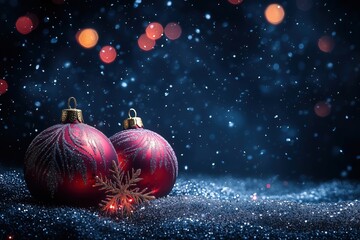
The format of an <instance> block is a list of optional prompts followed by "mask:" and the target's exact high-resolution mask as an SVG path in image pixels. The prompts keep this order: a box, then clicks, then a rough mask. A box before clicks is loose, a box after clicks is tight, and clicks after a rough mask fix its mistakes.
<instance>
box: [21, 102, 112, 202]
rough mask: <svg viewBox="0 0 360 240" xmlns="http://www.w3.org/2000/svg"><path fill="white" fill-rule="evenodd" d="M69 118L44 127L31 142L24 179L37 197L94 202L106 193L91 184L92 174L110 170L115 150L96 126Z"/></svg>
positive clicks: (92, 181) (61, 200)
mask: <svg viewBox="0 0 360 240" xmlns="http://www.w3.org/2000/svg"><path fill="white" fill-rule="evenodd" d="M73 110H74V109H73ZM75 110H77V109H75ZM70 115H71V114H70ZM70 122H72V123H64V124H57V125H55V126H52V127H49V128H47V129H46V130H44V131H43V132H41V133H40V134H39V135H38V136H36V137H35V139H34V140H33V141H32V142H31V144H30V146H29V148H28V149H27V152H26V155H25V165H24V174H25V181H26V183H27V186H28V188H29V190H30V193H31V194H32V196H34V197H35V198H37V199H39V200H44V201H47V202H54V203H65V204H71V205H79V206H88V205H94V204H97V203H99V202H100V200H101V199H103V198H104V197H105V193H104V192H101V191H99V190H98V189H96V188H94V187H93V185H94V184H95V176H99V175H102V176H108V175H109V174H110V171H109V170H110V169H111V167H112V161H113V160H116V152H115V150H114V147H113V146H112V144H111V142H110V140H109V139H108V138H107V137H106V136H105V135H104V134H103V133H101V132H100V131H99V130H97V129H95V128H93V127H91V126H89V125H86V124H84V123H81V121H80V122H79V121H78V119H75V120H74V119H73V120H72V121H70Z"/></svg>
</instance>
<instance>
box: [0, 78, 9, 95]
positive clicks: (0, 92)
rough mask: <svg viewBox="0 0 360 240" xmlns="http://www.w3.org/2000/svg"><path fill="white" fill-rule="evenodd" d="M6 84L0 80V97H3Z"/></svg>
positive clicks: (6, 88) (6, 87)
mask: <svg viewBox="0 0 360 240" xmlns="http://www.w3.org/2000/svg"><path fill="white" fill-rule="evenodd" d="M8 87H9V86H8V84H7V82H6V81H5V80H4V79H0V95H3V94H4V93H6V92H7V90H8Z"/></svg>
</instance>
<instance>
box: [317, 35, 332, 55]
mask: <svg viewBox="0 0 360 240" xmlns="http://www.w3.org/2000/svg"><path fill="white" fill-rule="evenodd" d="M318 47H319V49H320V50H321V51H323V52H326V53H329V52H331V51H332V50H333V49H334V47H335V43H334V40H333V39H332V38H331V37H329V36H326V35H325V36H322V37H321V38H319V41H318Z"/></svg>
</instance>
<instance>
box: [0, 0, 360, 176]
mask: <svg viewBox="0 0 360 240" xmlns="http://www.w3.org/2000/svg"><path fill="white" fill-rule="evenodd" d="M170 2H171V4H170ZM353 2H355V1H353ZM353 2H352V1H320V0H312V8H311V9H310V10H309V11H301V10H299V9H298V8H297V5H296V1H278V3H279V4H281V5H282V6H283V7H284V9H285V12H286V16H285V20H284V21H283V22H282V23H281V24H280V25H278V26H272V25H270V24H269V23H268V22H267V21H266V19H265V18H264V14H263V13H264V10H265V8H266V6H267V5H268V4H270V3H273V1H250V0H245V1H244V2H243V3H241V4H240V5H238V6H234V5H231V4H230V3H228V2H227V1H226V0H222V1H198V0H197V1H195V0H194V1H191V0H189V1H175V0H173V1H146V0H143V1H137V3H134V1H110V0H109V1H101V0H97V1H95V0H94V1H75V0H74V1H70V0H69V1H66V2H65V4H63V5H56V4H53V3H52V2H51V1H50V0H49V1H25V0H24V1H20V0H10V1H5V0H0V22H1V24H0V29H1V31H0V79H1V78H2V79H5V80H6V81H7V83H8V84H9V90H8V92H6V93H5V94H3V95H1V96H0V124H1V125H0V129H1V130H0V141H1V153H0V159H1V162H2V163H4V164H10V165H18V166H21V165H22V161H23V156H24V153H25V151H26V148H27V147H28V145H29V144H30V142H31V140H32V139H33V138H34V137H35V136H36V135H37V134H38V133H39V132H41V131H42V130H44V129H46V128H47V127H49V126H52V125H54V124H56V123H58V122H59V119H60V114H61V109H63V108H66V101H67V99H68V97H70V96H74V97H76V98H77V100H78V103H79V108H81V109H82V110H83V112H84V118H85V121H86V123H87V124H89V125H91V126H94V127H96V128H98V129H99V130H101V131H102V132H104V133H105V134H106V135H107V136H111V135H113V134H114V133H116V132H118V131H120V130H121V129H122V126H121V123H122V121H123V119H124V118H126V117H127V111H128V109H129V108H130V107H133V108H135V109H136V110H137V112H138V115H139V116H140V117H142V119H143V121H144V124H145V127H146V128H148V129H150V130H153V131H156V132H157V133H159V134H161V135H162V136H164V137H165V138H166V139H167V140H168V141H169V142H170V144H171V145H172V146H173V148H174V150H175V152H176V154H177V157H178V161H179V169H180V174H182V173H184V172H190V173H204V174H233V175H239V176H243V177H247V176H252V177H268V176H279V177H281V178H299V177H310V178H314V179H323V178H326V179H329V178H344V177H345V178H358V179H360V136H359V133H360V128H359V122H360V107H359V106H360V102H359V93H360V85H359V82H360V81H359V80H360V77H359V71H360V50H359V43H360V19H359V18H360V17H359V16H360V15H359V10H360V9H359V7H357V6H356V4H355V3H353ZM169 5H171V6H169ZM28 12H31V13H34V14H35V15H37V16H38V18H39V20H40V21H39V26H38V27H37V29H35V30H34V31H33V32H31V33H30V34H28V35H21V34H19V33H18V32H17V31H16V29H15V22H16V20H17V18H18V17H19V16H22V15H25V14H26V13H28ZM207 14H209V15H210V18H209V17H206V16H207ZM208 18H209V19H208ZM153 21H156V22H160V23H161V24H163V25H164V26H165V25H166V24H167V23H168V22H178V23H179V24H180V25H181V27H182V36H181V37H180V38H179V39H177V40H175V41H169V40H167V39H166V38H165V37H162V38H161V39H160V40H159V41H157V44H156V46H155V49H154V50H152V51H150V52H144V51H141V50H140V49H139V47H138V45H137V38H138V37H139V36H140V35H141V34H142V33H144V30H145V27H146V26H147V24H148V23H149V22H153ZM85 27H91V28H94V29H96V30H97V31H98V33H99V37H100V39H99V42H98V45H97V46H96V47H95V48H93V49H83V48H82V47H81V46H79V44H78V43H77V42H76V40H75V34H76V32H77V31H78V30H79V29H81V28H85ZM323 35H329V36H332V38H333V39H334V41H335V48H334V50H333V51H332V52H331V53H324V52H321V51H320V50H319V49H318V47H317V41H318V39H319V38H320V37H321V36H323ZM109 44H110V45H112V46H114V47H116V49H117V52H118V56H117V59H116V61H115V62H114V63H112V64H103V63H102V62H101V61H100V59H99V56H98V52H99V50H100V49H101V47H102V46H104V45H109ZM277 66H278V67H277ZM319 101H327V102H329V103H330V104H331V106H332V108H331V114H330V115H329V116H327V117H325V118H320V117H318V116H316V115H315V113H314V111H313V108H314V105H315V104H316V103H317V102H319Z"/></svg>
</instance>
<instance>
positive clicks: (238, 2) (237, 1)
mask: <svg viewBox="0 0 360 240" xmlns="http://www.w3.org/2000/svg"><path fill="white" fill-rule="evenodd" d="M228 2H229V3H231V4H234V5H237V4H240V3H242V2H243V0H228Z"/></svg>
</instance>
